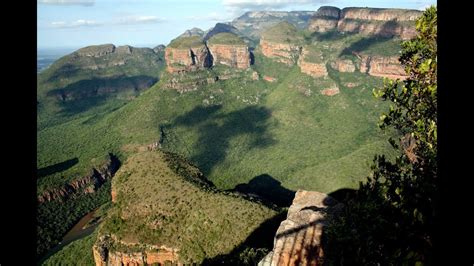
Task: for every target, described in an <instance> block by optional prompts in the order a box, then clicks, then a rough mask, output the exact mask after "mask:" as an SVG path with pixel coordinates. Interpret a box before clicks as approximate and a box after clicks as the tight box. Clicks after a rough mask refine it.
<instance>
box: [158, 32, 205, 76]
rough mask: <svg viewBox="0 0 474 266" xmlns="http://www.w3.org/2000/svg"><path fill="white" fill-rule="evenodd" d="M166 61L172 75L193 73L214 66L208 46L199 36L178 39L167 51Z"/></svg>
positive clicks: (172, 42)
mask: <svg viewBox="0 0 474 266" xmlns="http://www.w3.org/2000/svg"><path fill="white" fill-rule="evenodd" d="M165 61H166V66H167V70H168V72H170V73H176V72H183V71H193V70H196V69H202V68H205V67H209V66H211V65H212V60H211V57H210V54H209V50H208V49H207V46H206V44H205V43H204V42H203V41H202V39H201V38H200V37H199V36H190V37H178V38H176V39H174V40H173V41H171V43H170V44H169V45H168V46H167V47H166V49H165Z"/></svg>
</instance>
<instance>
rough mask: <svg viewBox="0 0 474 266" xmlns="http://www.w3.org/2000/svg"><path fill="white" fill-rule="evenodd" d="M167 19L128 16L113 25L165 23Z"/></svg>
mask: <svg viewBox="0 0 474 266" xmlns="http://www.w3.org/2000/svg"><path fill="white" fill-rule="evenodd" d="M165 20H166V19H164V18H159V17H157V16H127V17H123V18H120V19H118V20H116V21H114V22H112V23H111V24H118V25H136V24H154V23H160V22H164V21H165Z"/></svg>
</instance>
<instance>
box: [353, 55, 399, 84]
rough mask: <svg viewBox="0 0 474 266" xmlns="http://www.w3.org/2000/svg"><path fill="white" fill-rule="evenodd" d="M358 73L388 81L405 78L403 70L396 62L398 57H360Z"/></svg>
mask: <svg viewBox="0 0 474 266" xmlns="http://www.w3.org/2000/svg"><path fill="white" fill-rule="evenodd" d="M360 58H361V63H360V72H362V73H367V74H369V75H371V76H376V77H387V78H390V79H401V80H404V79H406V78H407V75H406V73H405V69H404V68H403V66H402V65H401V64H400V62H399V61H398V56H390V57H382V56H367V55H361V56H360Z"/></svg>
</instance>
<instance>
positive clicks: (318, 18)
mask: <svg viewBox="0 0 474 266" xmlns="http://www.w3.org/2000/svg"><path fill="white" fill-rule="evenodd" d="M420 15H421V11H418V10H409V9H391V8H356V7H349V8H344V9H342V10H340V9H338V8H336V7H321V8H320V9H319V10H318V11H317V12H316V13H315V14H314V16H313V18H312V19H311V21H310V23H309V26H308V28H309V29H310V30H312V31H316V32H327V31H330V30H337V31H340V32H347V33H360V34H366V35H380V36H385V37H393V36H397V37H400V38H402V39H410V38H412V37H414V36H415V35H416V30H415V20H416V19H417V18H418V17H419V16H420Z"/></svg>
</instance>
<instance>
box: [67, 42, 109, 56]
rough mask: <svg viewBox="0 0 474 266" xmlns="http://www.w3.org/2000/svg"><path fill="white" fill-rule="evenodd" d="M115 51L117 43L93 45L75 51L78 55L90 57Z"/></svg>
mask: <svg viewBox="0 0 474 266" xmlns="http://www.w3.org/2000/svg"><path fill="white" fill-rule="evenodd" d="M114 51H115V45H113V44H102V45H91V46H87V47H84V48H81V49H79V50H77V51H76V52H75V53H76V54H77V55H78V56H88V57H100V56H104V55H107V54H111V53H113V52H114Z"/></svg>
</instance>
